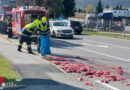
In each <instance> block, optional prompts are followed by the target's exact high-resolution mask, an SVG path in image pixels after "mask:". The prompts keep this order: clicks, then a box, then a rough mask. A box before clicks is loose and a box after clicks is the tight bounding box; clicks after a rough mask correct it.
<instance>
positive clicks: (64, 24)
mask: <svg viewBox="0 0 130 90" xmlns="http://www.w3.org/2000/svg"><path fill="white" fill-rule="evenodd" d="M53 25H54V26H67V24H66V23H65V22H54V23H53Z"/></svg>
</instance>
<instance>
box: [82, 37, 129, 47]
mask: <svg viewBox="0 0 130 90" xmlns="http://www.w3.org/2000/svg"><path fill="white" fill-rule="evenodd" d="M84 40H85V41H86V40H87V39H84ZM87 41H90V42H96V43H100V44H106V45H111V46H114V47H120V48H125V49H130V48H129V47H124V46H119V45H114V44H108V43H103V42H98V41H93V40H87Z"/></svg>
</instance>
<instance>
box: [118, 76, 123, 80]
mask: <svg viewBox="0 0 130 90" xmlns="http://www.w3.org/2000/svg"><path fill="white" fill-rule="evenodd" d="M117 80H125V78H124V77H117Z"/></svg>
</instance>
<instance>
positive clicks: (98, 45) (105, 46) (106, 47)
mask: <svg viewBox="0 0 130 90" xmlns="http://www.w3.org/2000/svg"><path fill="white" fill-rule="evenodd" d="M97 46H98V47H103V48H109V47H108V46H105V45H97Z"/></svg>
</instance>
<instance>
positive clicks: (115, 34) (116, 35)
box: [82, 31, 130, 40]
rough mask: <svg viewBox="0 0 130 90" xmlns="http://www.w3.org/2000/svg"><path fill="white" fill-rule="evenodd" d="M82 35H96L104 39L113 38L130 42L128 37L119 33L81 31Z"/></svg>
mask: <svg viewBox="0 0 130 90" xmlns="http://www.w3.org/2000/svg"><path fill="white" fill-rule="evenodd" d="M82 33H83V34H89V35H98V36H105V37H113V38H121V39H127V40H130V35H125V36H124V35H122V34H119V33H110V34H109V33H108V32H96V31H83V32H82Z"/></svg>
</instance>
